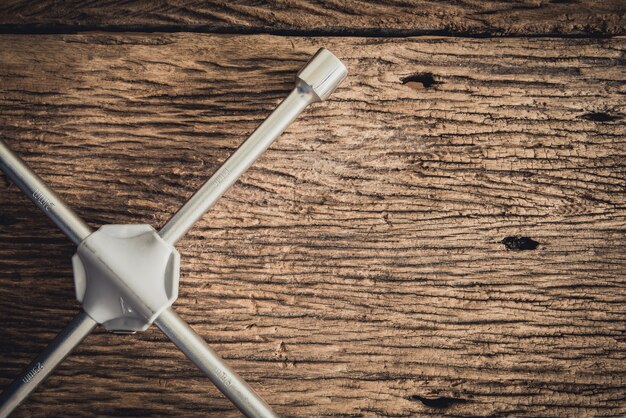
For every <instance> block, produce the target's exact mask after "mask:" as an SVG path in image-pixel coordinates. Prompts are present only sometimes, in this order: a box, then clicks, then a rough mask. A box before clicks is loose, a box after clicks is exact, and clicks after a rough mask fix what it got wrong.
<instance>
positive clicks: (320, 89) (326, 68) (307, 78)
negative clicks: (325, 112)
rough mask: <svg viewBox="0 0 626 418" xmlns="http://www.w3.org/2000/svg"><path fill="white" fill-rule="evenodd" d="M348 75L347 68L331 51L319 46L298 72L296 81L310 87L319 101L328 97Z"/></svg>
mask: <svg viewBox="0 0 626 418" xmlns="http://www.w3.org/2000/svg"><path fill="white" fill-rule="evenodd" d="M347 75H348V69H347V68H346V66H345V65H344V64H343V62H341V60H339V58H337V57H336V56H335V55H334V54H333V53H332V52H330V51H329V50H328V49H326V48H320V49H319V50H318V51H317V53H316V54H315V55H314V56H313V57H312V58H311V59H310V60H309V62H307V63H306V65H305V66H304V67H302V69H301V70H300V71H299V72H298V75H297V76H296V77H297V78H296V82H303V83H305V84H306V85H307V86H309V87H310V88H311V90H312V91H313V93H314V94H315V96H317V98H318V99H319V101H324V100H326V99H328V97H329V96H330V95H331V93H332V92H333V91H335V89H336V88H337V87H338V86H339V84H341V82H342V81H343V80H344V79H345V78H346V76H347Z"/></svg>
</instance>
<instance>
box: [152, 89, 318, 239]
mask: <svg viewBox="0 0 626 418" xmlns="http://www.w3.org/2000/svg"><path fill="white" fill-rule="evenodd" d="M316 100H317V98H316V97H315V96H314V94H313V92H312V90H311V89H310V88H308V86H306V85H304V84H303V83H299V84H298V85H297V86H296V88H294V89H293V90H292V91H291V93H290V94H289V95H288V96H287V97H286V98H285V100H283V101H282V103H281V104H280V105H278V107H277V108H276V109H275V110H274V112H272V114H271V115H270V116H269V117H268V118H267V119H265V121H264V122H263V123H262V124H261V125H259V127H258V128H257V129H256V130H255V131H254V133H252V135H250V137H249V138H248V139H247V140H246V141H245V142H244V143H243V144H241V146H240V147H239V148H238V149H237V151H235V152H234V153H233V154H232V155H231V156H230V157H229V158H228V160H226V162H225V163H224V164H223V165H222V166H221V167H220V168H219V169H218V170H217V171H216V172H215V173H214V174H213V175H212V176H211V178H209V180H207V181H206V182H205V183H204V185H202V187H201V188H200V189H199V190H198V191H197V192H196V193H195V194H194V195H193V196H192V197H191V198H190V199H189V200H188V201H187V202H186V203H185V204H184V205H183V206H182V207H181V208H180V209H179V210H178V212H176V214H175V215H174V216H172V218H171V219H170V220H169V221H168V222H167V223H166V224H165V225H164V226H163V228H162V229H161V231H160V232H159V235H161V238H163V239H164V240H165V241H167V242H169V243H170V244H172V245H174V244H175V243H176V242H177V241H178V240H179V239H181V238H182V237H183V235H185V233H186V232H187V231H188V230H189V229H190V228H191V227H192V226H193V224H194V223H195V222H196V221H197V220H198V219H200V218H201V217H202V215H204V214H205V213H206V211H208V210H209V209H210V208H211V207H212V206H213V205H214V204H215V202H217V200H218V199H219V198H220V197H221V196H222V195H223V194H224V192H226V190H228V188H229V187H230V186H232V185H233V183H235V182H236V181H237V179H238V178H239V177H240V176H241V175H242V174H243V173H244V172H245V171H246V170H248V168H250V166H251V165H252V163H254V161H256V160H257V159H258V158H259V157H260V156H261V154H263V152H264V151H265V150H266V149H267V148H268V147H269V146H270V145H271V144H272V142H274V140H275V139H276V138H277V137H278V136H280V134H281V133H283V131H284V130H285V129H286V128H287V127H288V126H289V125H290V124H291V123H292V122H293V121H294V120H295V119H296V118H297V117H298V115H299V114H300V113H302V111H303V110H304V109H305V108H306V107H307V106H308V105H309V104H311V103H313V102H314V101H316Z"/></svg>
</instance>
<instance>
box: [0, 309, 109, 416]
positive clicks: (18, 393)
mask: <svg viewBox="0 0 626 418" xmlns="http://www.w3.org/2000/svg"><path fill="white" fill-rule="evenodd" d="M97 325H98V324H97V323H96V321H94V320H93V319H92V318H91V317H90V316H89V315H87V314H86V313H85V312H80V313H79V314H78V315H76V317H75V318H74V319H73V320H72V322H70V323H69V324H68V325H67V326H66V327H65V328H64V329H63V331H61V332H60V333H59V334H58V335H57V336H56V337H55V338H54V340H52V342H51V343H50V344H48V346H47V347H46V348H45V349H44V350H43V351H42V352H41V353H39V355H38V356H37V357H36V358H35V359H34V360H33V361H32V362H31V363H30V364H29V365H28V366H27V367H26V368H25V369H24V370H23V371H22V373H21V374H20V375H19V376H18V377H17V378H16V379H15V380H14V381H13V382H12V383H11V384H10V385H9V387H7V388H6V389H5V390H4V391H3V392H2V394H1V395H0V418H4V417H7V416H9V414H10V413H11V412H12V411H13V410H14V409H15V408H17V407H18V406H19V404H20V403H22V401H23V400H24V399H26V397H27V396H28V395H29V394H30V393H31V392H32V391H33V390H35V388H36V387H37V386H39V384H40V383H41V382H43V381H44V380H45V379H46V377H48V375H49V374H50V373H52V371H54V369H56V368H57V366H58V365H59V364H61V362H62V361H63V360H64V359H65V358H66V357H67V356H68V355H69V354H70V353H71V352H72V351H73V350H74V348H75V347H76V346H77V345H78V344H80V342H81V341H82V340H84V339H85V337H87V336H88V335H89V334H90V333H91V332H92V331H93V330H94V328H95V327H96V326H97Z"/></svg>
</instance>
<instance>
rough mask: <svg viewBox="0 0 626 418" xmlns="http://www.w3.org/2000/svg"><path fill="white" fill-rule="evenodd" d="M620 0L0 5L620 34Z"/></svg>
mask: <svg viewBox="0 0 626 418" xmlns="http://www.w3.org/2000/svg"><path fill="white" fill-rule="evenodd" d="M625 16H626V3H624V1H622V0H606V1H595V0H514V1H505V0H495V1H488V2H487V1H481V0H464V1H455V0H444V1H426V0H403V1H388V2H379V1H370V0H350V1H331V2H319V1H312V0H281V1H212V2H198V1H189V0H166V1H146V0H142V1H119V0H109V1H99V2H91V1H76V0H74V1H64V2H58V1H54V0H44V1H37V2H32V1H24V0H8V1H3V2H2V3H1V4H0V25H3V26H4V27H2V26H0V29H1V30H3V31H5V32H13V31H14V30H19V31H26V32H30V31H34V32H39V31H43V32H47V31H52V32H59V31H60V32H64V31H76V30H78V31H81V30H93V29H104V30H106V29H115V30H117V31H120V30H126V31H128V30H144V31H163V30H174V31H179V30H182V31H201V32H204V31H220V32H240V33H241V32H254V33H259V32H263V33H267V32H270V33H281V32H290V33H291V34H296V33H297V34H301V35H305V34H311V33H314V34H317V35H324V34H326V35H330V34H351V35H355V34H356V35H359V34H360V35H371V34H374V35H395V36H397V35H421V34H426V33H429V34H435V33H437V34H444V33H445V34H450V33H453V34H483V35H484V34H489V35H529V34H535V35H536V34H543V35H545V34H594V35H624V34H626V30H625V28H626V17H625Z"/></svg>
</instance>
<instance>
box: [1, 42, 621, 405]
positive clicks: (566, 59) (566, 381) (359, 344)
mask: <svg viewBox="0 0 626 418" xmlns="http://www.w3.org/2000/svg"><path fill="white" fill-rule="evenodd" d="M319 45H325V46H327V47H328V48H330V49H331V50H332V51H334V52H335V53H336V54H337V55H338V56H339V57H341V58H342V59H343V60H345V62H346V63H347V65H348V67H349V69H350V77H349V78H348V79H347V80H346V83H345V85H344V86H343V87H342V88H341V89H339V90H338V91H337V92H336V94H335V95H334V96H333V97H332V100H330V101H329V102H327V103H324V104H320V105H317V106H314V107H312V108H311V109H310V110H309V111H307V112H306V114H305V115H303V117H301V118H299V119H298V120H297V121H296V122H295V123H294V124H293V125H292V126H291V127H290V128H289V130H288V132H287V133H285V134H284V135H283V136H282V137H281V138H280V139H279V140H278V141H277V142H276V143H275V144H274V145H273V146H272V148H271V149H270V150H269V151H268V152H267V153H266V154H265V155H264V156H263V157H262V158H261V159H260V160H259V161H258V162H257V163H256V164H255V165H254V167H253V168H252V169H251V170H250V171H249V172H248V173H247V174H246V175H245V176H244V177H243V178H242V180H241V181H240V182H239V183H238V184H237V185H236V186H235V187H234V188H233V189H231V190H230V191H229V192H228V193H227V194H226V195H225V196H224V197H223V198H222V200H221V201H220V202H219V203H218V205H217V206H216V207H215V208H214V209H213V210H212V211H211V212H210V213H209V214H208V215H207V216H205V217H204V219H203V220H202V221H201V222H200V223H198V224H197V225H196V227H195V229H194V230H193V232H191V233H190V234H189V235H188V236H187V237H186V238H185V239H184V240H183V241H181V242H180V246H179V249H180V251H181V254H182V278H181V289H180V299H179V301H178V302H177V304H176V308H177V310H178V311H179V313H180V314H181V316H182V317H183V318H185V319H187V320H188V321H190V323H191V324H192V325H193V326H194V327H195V329H196V330H198V332H200V333H201V334H202V335H203V336H204V337H205V338H206V339H207V341H208V342H209V343H210V344H211V345H212V346H214V347H215V349H216V351H218V352H219V353H220V354H221V355H223V356H224V357H225V358H226V359H227V360H228V362H229V363H230V364H231V365H232V367H233V368H234V369H235V370H237V371H238V372H240V373H241V375H242V376H243V377H244V378H246V379H247V380H248V381H249V382H250V383H251V384H252V385H253V386H254V387H255V388H256V389H258V391H259V393H260V394H261V395H262V396H264V397H265V398H266V399H267V401H268V402H269V403H270V404H271V405H272V406H273V407H274V408H275V409H276V411H277V412H278V413H279V414H281V415H284V416H374V415H379V416H415V415H434V416H441V415H446V416H479V415H480V416H482V415H486V414H493V415H504V414H507V415H515V416H537V415H542V416H559V417H562V416H585V415H605V416H610V415H612V416H617V415H624V414H626V399H625V397H624V381H625V379H626V368H625V367H624V353H625V352H626V321H625V320H624V318H625V315H626V293H625V290H626V274H625V271H626V270H625V269H626V257H625V256H624V254H625V253H626V240H625V237H624V232H625V230H626V216H625V215H626V193H625V185H626V147H625V141H624V135H625V134H626V124H625V122H624V105H625V104H626V96H625V93H626V84H625V80H626V74H625V70H624V50H625V48H626V42H625V40H624V39H623V38H614V39H608V40H573V39H569V40H568V39H561V40H556V39H499V40H484V39H458V38H437V37H432V38H426V37H422V38H413V39H359V38H297V37H292V38H289V37H271V36H216V35H201V34H186V35H184V34H169V35H167V34H165V35H164V34H149V35H142V34H136V35H126V34H89V35H71V36H70V35H67V36H59V35H57V36H8V35H5V36H2V38H1V39H0V63H1V64H0V79H1V80H2V84H1V87H0V112H1V113H0V129H1V134H2V137H3V138H5V139H6V141H7V142H8V143H9V144H10V145H11V146H12V147H13V148H14V150H15V151H16V152H17V153H19V154H20V155H21V156H22V157H23V158H24V159H25V160H26V161H27V162H28V163H29V164H30V165H31V166H32V167H33V169H34V170H35V171H36V172H38V173H39V174H40V175H41V176H42V177H43V178H44V179H45V180H46V181H47V182H49V184H50V185H51V186H52V187H54V188H55V189H56V190H57V191H58V192H59V193H60V195H62V196H63V197H64V198H65V199H66V200H67V201H68V202H69V203H70V204H71V206H73V207H74V208H75V209H76V211H77V212H78V213H79V214H80V215H81V216H83V217H84V218H85V219H86V220H87V221H88V222H89V223H90V224H91V225H92V226H94V227H97V226H99V225H101V224H104V223H123V222H147V223H151V224H153V225H155V226H160V225H162V224H163V223H164V222H165V221H166V220H167V219H168V217H169V216H170V215H171V214H172V213H173V212H174V211H175V210H176V209H177V208H178V207H179V206H180V204H181V203H182V202H183V201H184V200H185V199H186V198H187V197H189V195H190V194H191V193H192V192H193V190H195V189H196V188H197V187H198V186H199V185H200V184H201V183H202V182H203V181H204V180H205V179H206V178H207V177H208V176H209V175H210V174H211V172H212V171H213V170H214V169H216V168H217V167H218V165H219V163H220V162H221V161H223V160H224V159H225V158H226V157H227V156H228V155H229V154H230V153H231V152H232V151H233V150H234V149H235V148H236V147H237V145H238V144H239V143H240V142H241V141H242V140H243V138H245V136H246V135H247V134H249V133H250V132H251V131H252V130H253V129H254V127H255V126H256V125H257V124H258V123H259V122H260V121H261V120H262V119H263V118H264V117H265V116H266V115H267V114H268V112H269V111H270V109H272V108H273V107H274V106H275V105H276V104H277V103H278V101H279V100H280V98H282V97H283V96H284V95H285V94H286V92H287V91H288V90H289V89H290V88H291V83H292V80H293V76H294V73H295V72H296V71H297V69H298V68H299V67H300V66H301V65H302V64H303V63H304V62H305V61H306V60H307V58H308V56H309V54H311V53H312V52H314V51H315V50H316V48H317V46H319ZM517 236H523V237H528V239H526V240H516V239H512V238H508V239H507V237H517ZM503 240H504V241H503ZM501 241H503V242H501ZM533 243H534V244H533ZM507 247H508V248H511V249H512V250H508V249H507ZM531 248H535V249H531ZM523 249H526V250H523ZM73 251H74V248H73V246H72V244H71V243H70V242H69V241H68V240H67V239H65V237H64V236H62V234H61V233H60V232H58V231H57V230H56V228H55V227H54V226H52V224H51V223H50V222H49V221H48V220H47V219H45V218H44V216H43V215H42V214H40V213H39V212H38V211H37V209H35V208H34V206H33V205H32V204H31V203H29V201H27V199H26V198H25V197H23V196H22V195H21V193H20V192H19V191H18V190H17V188H16V187H15V186H12V185H9V184H7V183H6V182H3V183H2V185H1V186H0V265H1V268H0V318H1V319H2V320H1V321H0V335H2V338H1V339H0V385H2V387H4V386H6V385H7V384H8V383H9V381H10V380H11V379H12V378H13V377H14V376H16V375H17V373H18V370H19V369H20V368H21V367H22V366H24V365H25V364H26V363H27V362H28V361H29V359H31V358H32V357H33V356H34V355H35V353H37V352H39V351H40V350H41V349H42V348H43V347H44V346H45V344H46V343H47V342H48V341H50V340H51V339H52V337H53V335H54V334H55V333H56V332H58V331H59V330H60V329H61V328H62V327H63V325H64V324H65V323H66V322H67V321H69V319H70V318H71V317H72V316H73V315H74V313H75V312H76V311H77V309H78V305H77V303H75V302H73V301H72V300H73V289H72V280H71V266H70V256H71V255H72V253H73ZM207 414H211V415H212V416H238V413H237V412H236V411H235V410H234V409H233V407H232V406H231V405H230V403H229V402H228V401H227V400H225V399H224V398H222V397H221V395H220V394H219V393H218V391H217V390H216V389H215V388H213V387H212V386H211V385H210V384H209V382H208V380H207V379H206V378H204V377H203V376H202V375H201V373H200V372H199V371H197V370H196V369H195V368H194V367H193V366H192V365H191V364H190V363H189V362H188V361H187V360H186V359H184V358H183V355H182V354H181V353H180V352H178V351H177V350H176V349H175V347H174V346H173V345H172V344H171V343H169V342H167V341H166V340H165V338H164V337H163V336H162V334H160V333H159V332H158V331H157V330H156V329H151V330H150V331H149V332H146V333H144V334H139V335H137V336H127V337H123V336H111V335H108V334H106V333H104V332H98V333H96V334H94V335H92V336H90V337H88V338H87V340H86V342H85V343H84V344H83V345H82V346H80V348H79V349H78V351H77V352H76V353H75V354H73V355H72V356H71V357H70V358H69V359H68V360H67V361H66V362H65V363H64V364H63V366H62V367H61V368H60V369H59V370H58V371H57V372H56V373H55V374H54V376H52V377H51V378H50V379H49V380H48V381H47V382H46V383H45V384H44V385H43V386H42V387H41V388H40V389H39V390H38V391H37V392H36V394H35V395H34V396H32V397H31V398H29V399H28V401H27V402H26V403H25V404H24V405H23V406H22V407H21V409H20V410H19V413H18V414H17V416H24V417H27V416H43V415H46V416H95V415H99V416H108V415H133V416H138V415H155V416H169V415H171V416H206V415H207Z"/></svg>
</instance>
